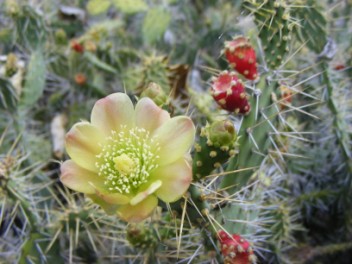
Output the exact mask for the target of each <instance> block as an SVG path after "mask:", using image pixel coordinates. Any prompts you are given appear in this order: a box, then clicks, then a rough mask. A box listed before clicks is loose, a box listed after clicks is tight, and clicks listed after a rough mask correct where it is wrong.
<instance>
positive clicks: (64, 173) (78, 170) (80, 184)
mask: <svg viewBox="0 0 352 264" xmlns="http://www.w3.org/2000/svg"><path fill="white" fill-rule="evenodd" d="M60 169H61V176H60V180H61V182H62V183H63V184H64V185H65V186H66V187H68V188H70V189H72V190H75V191H77V192H81V193H95V190H94V188H93V187H92V184H93V185H95V186H102V185H103V184H104V183H103V182H102V180H101V178H99V176H98V175H97V174H96V173H95V172H92V171H89V170H86V169H84V168H82V167H80V166H78V165H77V164H76V163H75V162H74V161H72V160H66V161H65V162H64V163H63V164H62V165H61V168H60ZM90 183H91V184H90Z"/></svg>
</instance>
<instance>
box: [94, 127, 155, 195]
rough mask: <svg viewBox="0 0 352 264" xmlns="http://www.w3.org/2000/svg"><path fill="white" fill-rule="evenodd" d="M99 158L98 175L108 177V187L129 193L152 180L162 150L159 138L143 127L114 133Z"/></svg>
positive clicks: (105, 179)
mask: <svg viewBox="0 0 352 264" xmlns="http://www.w3.org/2000/svg"><path fill="white" fill-rule="evenodd" d="M101 147H102V151H101V152H100V153H99V154H98V155H97V156H96V158H97V162H96V164H95V165H96V167H97V168H98V175H99V176H100V177H104V184H105V186H106V188H107V189H108V190H109V191H111V192H112V193H114V192H119V193H122V194H128V193H131V192H133V191H134V190H136V189H137V188H138V187H139V186H140V185H141V184H143V183H146V182H147V181H148V177H149V175H150V173H151V172H152V171H153V170H154V169H156V168H157V167H158V163H157V161H158V159H159V156H158V155H157V154H156V153H158V152H159V150H160V147H159V143H158V141H157V140H156V139H155V137H151V136H150V133H149V131H147V130H145V129H143V128H138V127H136V128H133V129H126V127H121V129H120V130H118V131H111V136H109V137H108V138H107V140H106V143H105V144H104V145H102V146H101Z"/></svg>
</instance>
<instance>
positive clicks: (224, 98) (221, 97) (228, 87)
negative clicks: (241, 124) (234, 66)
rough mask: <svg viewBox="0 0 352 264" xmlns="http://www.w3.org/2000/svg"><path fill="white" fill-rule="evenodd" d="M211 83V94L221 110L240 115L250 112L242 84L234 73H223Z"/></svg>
mask: <svg viewBox="0 0 352 264" xmlns="http://www.w3.org/2000/svg"><path fill="white" fill-rule="evenodd" d="M212 81H213V85H212V89H211V94H212V96H213V98H214V99H215V101H216V102H217V103H218V104H219V105H220V106H221V108H223V109H225V110H227V111H230V112H235V113H240V114H247V113H248V112H249V111H250V109H251V106H250V104H249V102H248V100H247V95H246V92H245V89H244V86H243V83H242V81H241V80H240V79H239V78H238V77H237V74H236V73H235V72H228V71H223V72H221V73H220V74H219V76H218V77H213V79H212Z"/></svg>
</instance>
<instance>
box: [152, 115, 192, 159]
mask: <svg viewBox="0 0 352 264" xmlns="http://www.w3.org/2000/svg"><path fill="white" fill-rule="evenodd" d="M153 135H154V136H155V137H156V140H157V141H158V142H159V144H160V151H159V152H158V155H159V156H160V160H159V164H160V165H166V164H170V163H172V162H174V161H176V160H178V159H179V158H180V157H183V156H184V155H185V153H186V152H188V151H189V149H190V148H191V146H192V144H193V142H194V137H195V127H194V124H193V122H192V120H191V119H190V118H189V117H186V116H178V117H174V118H171V119H170V120H168V121H166V122H165V123H164V124H163V125H162V126H161V127H159V128H158V129H157V130H156V131H155V132H154V134H153Z"/></svg>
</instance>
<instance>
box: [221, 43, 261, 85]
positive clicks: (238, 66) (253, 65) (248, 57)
mask: <svg viewBox="0 0 352 264" xmlns="http://www.w3.org/2000/svg"><path fill="white" fill-rule="evenodd" d="M223 52H224V53H225V55H226V58H227V61H228V62H229V64H230V65H231V67H233V68H234V69H235V70H236V71H238V72H239V73H240V74H242V75H243V76H244V77H245V78H246V79H248V80H256V79H257V78H258V72H257V58H256V54H255V50H254V48H253V47H252V45H251V44H250V43H249V40H248V39H247V38H245V37H243V36H238V37H234V38H233V40H231V41H226V42H225V49H224V51H223Z"/></svg>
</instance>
